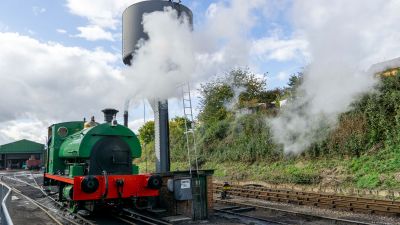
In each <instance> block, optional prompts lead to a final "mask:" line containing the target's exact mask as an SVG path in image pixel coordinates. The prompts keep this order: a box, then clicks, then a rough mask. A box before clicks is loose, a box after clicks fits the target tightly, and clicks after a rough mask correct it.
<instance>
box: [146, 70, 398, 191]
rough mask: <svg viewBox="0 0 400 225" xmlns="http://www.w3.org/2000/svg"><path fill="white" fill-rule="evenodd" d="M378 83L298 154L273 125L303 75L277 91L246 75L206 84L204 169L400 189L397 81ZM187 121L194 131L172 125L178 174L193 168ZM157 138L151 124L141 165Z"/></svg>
mask: <svg viewBox="0 0 400 225" xmlns="http://www.w3.org/2000/svg"><path fill="white" fill-rule="evenodd" d="M380 80H381V81H380V82H379V84H378V85H377V86H376V90H375V91H374V92H371V93H369V94H365V95H363V96H360V98H359V99H358V100H357V101H355V102H354V103H353V104H352V106H351V109H350V110H349V111H347V112H345V113H342V114H341V115H340V117H339V118H338V124H337V126H336V127H335V128H334V129H332V130H330V131H329V133H328V134H327V135H324V136H323V137H321V139H319V141H317V142H315V143H313V144H312V145H311V147H309V148H308V149H306V150H305V151H304V152H302V153H301V154H299V155H287V154H284V153H283V148H282V146H280V145H279V144H276V143H274V141H273V139H272V136H271V128H270V126H269V119H270V118H273V117H275V116H276V115H278V114H279V113H280V110H281V107H284V106H281V105H280V103H282V102H284V101H282V100H285V99H289V100H290V99H292V100H295V96H296V88H297V87H298V86H299V84H300V83H301V82H302V74H301V73H300V74H296V75H293V76H292V77H291V78H290V79H289V82H288V86H287V87H285V88H282V89H275V90H268V89H267V83H266V81H265V80H263V79H260V78H258V77H257V76H256V75H255V74H253V73H251V72H250V71H248V70H246V69H244V70H242V69H238V70H233V71H231V72H230V73H227V74H225V75H223V76H220V77H218V78H217V79H215V80H214V81H212V82H208V83H205V84H202V85H201V88H200V90H199V91H200V96H201V99H200V106H199V107H200V113H199V115H198V118H197V121H196V127H195V133H196V141H197V150H198V162H199V164H200V167H201V168H208V169H215V170H216V171H215V175H216V178H217V179H221V180H253V181H263V182H268V183H290V184H306V185H319V186H324V185H329V186H335V187H356V188H361V189H392V190H400V75H399V74H397V75H395V76H387V77H381V78H380ZM185 122H186V123H187V125H188V126H190V125H191V123H190V121H186V120H185V119H184V118H179V117H178V118H174V119H172V120H171V122H170V144H171V157H172V159H171V160H172V163H173V165H172V166H173V168H174V169H180V170H185V169H187V168H188V159H187V148H186V145H185V144H186V139H185V134H184V131H185ZM153 131H154V123H153V122H148V123H146V124H145V125H144V126H143V127H142V128H140V130H139V136H140V139H141V141H142V143H144V145H145V150H144V153H143V157H142V159H141V163H144V162H145V161H146V162H148V163H152V162H154V154H153V151H154V134H153ZM321 133H324V132H321Z"/></svg>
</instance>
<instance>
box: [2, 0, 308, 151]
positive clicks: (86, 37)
mask: <svg viewBox="0 0 400 225" xmlns="http://www.w3.org/2000/svg"><path fill="white" fill-rule="evenodd" d="M137 1H138V0H121V1H114V0H101V1H92V0H40V1H39V0H31V1H22V0H3V1H1V3H0V41H2V42H3V43H2V46H0V48H2V49H1V50H0V60H1V59H3V60H2V62H0V70H1V71H2V74H1V75H0V82H1V83H7V84H8V85H7V87H6V89H3V90H2V94H3V98H2V97H0V103H1V104H2V105H3V106H4V108H5V109H7V110H5V111H4V110H3V112H1V113H0V144H2V143H4V142H7V141H11V140H16V139H21V138H30V139H33V140H37V141H40V140H42V139H43V136H44V135H45V132H44V131H45V127H46V126H48V125H49V124H51V123H54V122H58V121H65V120H76V119H78V118H81V117H83V116H85V117H90V116H91V115H96V116H97V117H101V113H99V111H100V110H101V107H106V106H112V107H117V108H119V109H121V110H122V107H121V105H122V104H123V102H124V98H125V96H122V97H121V96H120V95H118V94H117V93H114V92H113V91H105V90H106V89H107V90H108V88H109V87H108V86H107V84H111V83H113V85H114V83H118V82H121V81H120V78H119V76H120V74H121V71H122V70H123V69H124V68H126V66H125V65H123V63H122V60H121V45H122V44H121V33H122V31H121V23H120V22H121V13H122V11H123V9H125V8H126V7H127V6H129V5H130V4H132V3H134V2H137ZM182 3H183V4H185V5H187V6H188V7H189V8H191V9H192V11H193V14H194V29H195V30H198V31H201V30H202V29H203V28H204V27H205V26H209V25H210V24H211V25H213V20H214V19H215V20H216V21H219V23H220V24H219V26H220V27H219V28H221V35H226V34H225V33H224V32H225V28H226V27H228V28H227V29H226V30H227V32H229V31H230V30H229V29H233V30H235V23H238V26H239V25H240V24H241V23H243V24H245V25H246V24H251V28H249V27H250V25H249V27H246V26H244V27H242V28H245V29H248V30H247V31H244V32H243V34H241V33H240V31H239V32H237V31H236V33H235V32H234V34H232V35H231V36H227V38H228V39H229V38H232V39H236V38H237V37H236V36H239V35H242V37H240V38H239V39H240V40H241V41H243V45H248V47H246V48H247V49H244V50H246V51H248V54H246V55H244V56H243V57H244V58H246V59H247V60H248V64H247V65H245V66H248V67H250V69H251V70H252V71H253V72H254V73H256V74H259V75H260V76H262V74H267V84H268V88H269V89H272V88H276V87H283V86H285V85H286V83H287V79H288V77H289V75H290V74H293V73H297V72H299V71H301V70H302V67H304V65H306V64H307V62H306V59H307V54H308V53H307V42H306V41H305V40H304V39H302V37H301V35H298V34H297V33H296V32H295V31H294V28H293V27H292V23H291V19H290V18H291V17H290V15H289V14H288V12H289V11H290V7H291V1H289V0H286V1H265V0H254V1H246V0H234V1H228V0H201V1H200V0H183V1H182ZM267 3H268V4H267ZM235 4H236V6H235ZM241 5H243V6H244V7H243V8H244V10H243V11H245V9H248V13H247V14H246V13H243V15H241V16H243V17H242V18H236V16H238V17H239V16H240V15H235V13H237V12H238V11H235V10H238V9H239V12H240V11H241V10H240V8H241ZM213 10H214V11H216V12H217V14H218V13H219V12H224V13H225V14H226V15H229V16H227V17H226V18H218V15H217V16H215V15H214V16H211V14H212V12H213ZM240 13H241V12H240ZM253 19H254V21H253V22H249V21H252V20H253ZM247 20H248V21H247ZM232 24H233V25H232ZM217 28H218V27H217ZM247 32H248V33H247ZM216 34H217V35H218V32H217V33H216ZM214 35H215V32H214ZM235 35H236V36H235ZM239 45H240V44H239ZM221 49H222V50H223V46H221ZM221 49H218V47H217V50H218V51H219V50H221ZM218 51H217V52H214V53H218ZM229 65H231V66H233V64H229ZM241 66H243V65H241ZM210 71H211V70H210ZM213 71H214V70H213ZM213 75H214V74H210V75H209V77H208V78H212V76H213ZM117 86H118V85H117ZM20 93H26V94H24V95H21V94H20ZM104 93H107V96H103V95H104ZM194 101H195V102H197V99H194ZM110 102H111V103H110ZM139 102H140V101H139ZM109 103H110V104H109ZM142 107H143V106H142V105H141V104H134V105H132V107H131V109H130V111H131V115H133V116H132V118H131V119H132V121H131V125H130V126H131V128H132V129H137V128H138V127H139V126H140V125H141V121H142V120H143V113H142V111H143V108H142ZM170 111H171V115H172V117H173V116H175V115H179V114H180V112H181V108H180V103H179V101H176V100H175V101H174V100H172V101H171V103H170ZM146 117H147V118H151V117H152V113H151V110H150V109H149V107H148V112H147V115H146ZM27 127H36V128H35V129H27ZM38 133H40V134H38Z"/></svg>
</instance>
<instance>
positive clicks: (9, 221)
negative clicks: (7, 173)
mask: <svg viewBox="0 0 400 225" xmlns="http://www.w3.org/2000/svg"><path fill="white" fill-rule="evenodd" d="M2 178H3V177H2ZM0 185H1V186H2V187H1V189H2V190H1V195H2V197H3V199H2V200H1V211H2V215H3V216H4V218H2V220H3V219H5V221H6V224H7V225H14V223H13V221H12V219H11V217H10V214H9V213H8V209H7V201H8V198H9V196H10V194H11V187H9V186H8V185H7V184H5V183H3V182H0ZM5 188H6V189H8V190H7V193H6V195H5V196H3V191H4V190H5ZM2 224H3V223H2Z"/></svg>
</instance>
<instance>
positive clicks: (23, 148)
mask: <svg viewBox="0 0 400 225" xmlns="http://www.w3.org/2000/svg"><path fill="white" fill-rule="evenodd" d="M43 150H44V145H43V144H40V143H37V142H34V141H29V140H26V139H22V140H19V141H16V142H11V143H8V144H5V145H0V154H5V153H43Z"/></svg>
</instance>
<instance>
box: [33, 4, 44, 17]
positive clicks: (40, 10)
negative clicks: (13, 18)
mask: <svg viewBox="0 0 400 225" xmlns="http://www.w3.org/2000/svg"><path fill="white" fill-rule="evenodd" d="M32 12H33V14H34V15H35V16H37V15H39V14H42V13H44V12H46V9H45V8H43V7H39V6H33V7H32Z"/></svg>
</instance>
